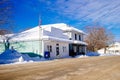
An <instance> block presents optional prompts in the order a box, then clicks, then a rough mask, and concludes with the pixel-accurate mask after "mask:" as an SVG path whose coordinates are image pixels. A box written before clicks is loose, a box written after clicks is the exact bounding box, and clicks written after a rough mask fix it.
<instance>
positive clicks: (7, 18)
mask: <svg viewBox="0 0 120 80" xmlns="http://www.w3.org/2000/svg"><path fill="white" fill-rule="evenodd" d="M13 8H14V6H13V2H12V0H0V39H2V40H3V43H4V45H5V50H6V49H9V46H10V43H9V39H10V37H9V36H7V34H9V33H11V32H12V30H13V26H14V24H13Z"/></svg>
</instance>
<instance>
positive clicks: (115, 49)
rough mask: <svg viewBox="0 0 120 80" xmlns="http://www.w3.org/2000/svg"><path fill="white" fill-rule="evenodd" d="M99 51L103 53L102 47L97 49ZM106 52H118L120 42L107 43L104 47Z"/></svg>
mask: <svg viewBox="0 0 120 80" xmlns="http://www.w3.org/2000/svg"><path fill="white" fill-rule="evenodd" d="M98 52H99V53H104V49H100V50H98ZM106 53H110V54H120V43H119V42H115V43H113V44H111V45H109V46H108V47H107V48H106Z"/></svg>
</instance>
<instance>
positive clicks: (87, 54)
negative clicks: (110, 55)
mask: <svg viewBox="0 0 120 80" xmlns="http://www.w3.org/2000/svg"><path fill="white" fill-rule="evenodd" d="M86 56H100V54H99V53H97V52H89V53H86Z"/></svg>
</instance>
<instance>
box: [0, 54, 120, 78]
mask: <svg viewBox="0 0 120 80" xmlns="http://www.w3.org/2000/svg"><path fill="white" fill-rule="evenodd" d="M0 80H120V56H109V57H90V58H77V59H75V58H72V59H59V60H53V61H46V62H35V63H26V64H13V65H0Z"/></svg>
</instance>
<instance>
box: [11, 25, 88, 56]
mask: <svg viewBox="0 0 120 80" xmlns="http://www.w3.org/2000/svg"><path fill="white" fill-rule="evenodd" d="M84 35H85V33H84V32H83V31H82V30H79V29H76V28H74V27H71V26H69V25H67V24H64V23H59V24H49V25H42V26H40V27H39V26H37V27H35V28H32V29H29V30H26V31H23V32H21V33H19V34H17V35H16V36H15V37H14V38H12V39H11V40H10V42H11V46H13V47H14V49H16V50H18V51H19V52H21V53H35V54H39V55H42V56H46V57H50V58H63V57H68V56H76V55H78V54H84V53H86V45H87V43H85V42H84V39H83V37H84Z"/></svg>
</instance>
